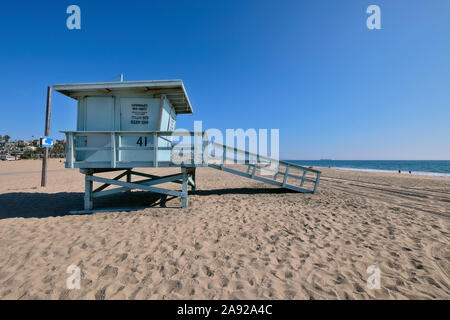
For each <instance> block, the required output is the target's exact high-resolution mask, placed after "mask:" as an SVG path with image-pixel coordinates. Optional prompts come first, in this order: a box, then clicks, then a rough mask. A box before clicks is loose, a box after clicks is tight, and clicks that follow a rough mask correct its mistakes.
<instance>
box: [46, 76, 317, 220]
mask: <svg viewBox="0 0 450 320" xmlns="http://www.w3.org/2000/svg"><path fill="white" fill-rule="evenodd" d="M53 89H54V90H55V91H57V92H60V93H62V94H64V95H66V96H68V97H71V98H73V99H76V100H77V101H78V109H77V131H64V133H65V134H66V168H79V169H80V172H81V173H83V174H84V175H85V196H84V210H85V211H86V212H88V211H92V209H93V199H94V198H97V197H102V196H105V195H111V194H115V193H119V192H124V191H129V190H131V189H140V190H144V191H149V192H153V193H159V194H161V195H162V197H161V204H162V205H163V204H164V203H165V201H166V200H167V197H168V196H171V197H181V199H182V207H187V205H188V186H189V185H190V186H191V187H192V189H193V190H195V187H196V181H195V169H196V168H197V167H203V166H209V167H211V168H215V169H219V170H223V171H226V172H229V173H233V174H238V175H240V176H244V177H247V178H251V179H254V180H258V181H262V182H266V183H269V184H272V185H276V186H280V187H283V188H287V189H291V190H295V191H299V192H307V193H314V192H315V191H316V190H317V186H318V183H319V178H320V171H317V170H314V169H311V168H306V167H302V166H299V165H296V164H293V163H289V162H284V161H278V160H275V159H271V158H268V157H263V156H260V155H257V154H251V153H250V152H247V151H245V150H238V149H236V148H231V147H229V146H225V145H222V144H218V143H215V142H210V141H208V138H207V136H206V134H205V132H184V133H183V132H176V131H174V130H175V124H176V120H177V117H178V115H180V114H192V113H193V109H192V106H191V103H190V101H189V97H188V95H187V93H186V90H185V88H184V85H183V82H182V81H181V80H162V81H128V82H103V83H85V84H60V85H54V86H53ZM186 135H188V136H190V137H192V138H193V142H192V143H190V145H189V146H187V148H186V146H184V147H183V148H182V149H181V150H182V152H184V153H186V150H187V152H188V153H189V155H188V156H186V154H181V153H182V152H180V149H177V146H179V145H180V144H179V141H178V140H179V137H180V136H186ZM174 138H175V139H174ZM211 150H216V151H217V150H218V151H219V152H220V153H221V159H222V160H223V161H222V162H221V163H217V161H214V162H211V163H210V161H209V155H210V152H211ZM213 152H214V151H213ZM238 154H241V155H242V154H243V155H244V156H245V157H252V158H253V159H255V161H252V162H245V163H244V165H243V166H241V167H244V170H239V168H236V167H232V168H230V167H227V166H225V164H226V162H227V163H229V161H230V159H231V160H234V159H236V158H237V156H238ZM261 162H265V163H268V162H270V163H273V162H276V163H277V166H276V169H275V170H272V171H273V172H272V176H271V177H270V178H269V177H267V174H266V175H261V174H258V172H257V170H269V169H268V168H267V167H265V166H262V165H260V163H261ZM158 167H179V168H181V172H180V173H177V174H172V175H168V176H157V175H153V174H148V173H143V172H138V171H136V170H135V168H158ZM109 171H122V172H121V173H120V174H119V175H117V176H116V177H115V178H113V179H108V178H104V177H99V176H95V174H97V173H103V172H109ZM310 175H313V177H310ZM133 176H139V177H143V178H145V179H143V180H137V181H133V180H132V177H133ZM122 178H124V179H122ZM121 179H122V180H121ZM291 181H292V182H291ZM94 182H98V183H101V184H102V185H100V186H98V187H97V188H96V189H93V183H94ZM167 182H175V183H180V184H181V190H170V189H165V188H160V187H156V186H155V185H158V184H163V183H167ZM305 183H306V184H307V183H310V184H311V187H310V188H307V186H305ZM110 186H117V188H113V189H111V188H109V189H107V188H108V187H110ZM105 189H107V190H105Z"/></svg>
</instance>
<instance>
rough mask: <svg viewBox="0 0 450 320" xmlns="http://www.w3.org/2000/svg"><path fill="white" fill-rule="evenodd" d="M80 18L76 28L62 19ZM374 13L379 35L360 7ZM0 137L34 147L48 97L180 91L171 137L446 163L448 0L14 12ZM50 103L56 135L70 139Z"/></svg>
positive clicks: (88, 4) (68, 104)
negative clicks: (260, 135)
mask: <svg viewBox="0 0 450 320" xmlns="http://www.w3.org/2000/svg"><path fill="white" fill-rule="evenodd" d="M71 4H77V5H79V6H80V8H81V17H82V22H81V30H78V31H77V30H68V29H67V28H66V18H67V16H68V15H67V14H66V8H67V6H69V5H71ZM371 4H376V5H379V6H380V7H381V23H382V30H368V29H367V27H366V19H367V17H368V14H366V8H367V7H368V6H369V5H371ZM0 35H1V50H0V63H1V70H2V76H1V77H0V87H1V97H0V111H1V116H0V134H3V135H4V134H9V135H10V136H11V137H12V138H13V139H23V138H31V136H32V135H34V136H35V137H38V136H40V135H42V134H43V130H44V117H45V116H44V112H45V94H46V86H47V85H52V84H56V83H76V82H98V81H114V80H118V74H119V73H121V72H123V73H124V74H125V80H152V79H183V81H184V83H185V86H186V88H187V90H188V93H189V96H190V99H191V102H192V105H193V107H194V110H195V113H194V115H192V116H180V117H179V121H178V122H177V127H182V128H187V129H192V128H193V121H194V120H202V121H203V127H204V128H218V129H222V130H225V129H226V128H244V129H247V128H256V129H258V128H269V129H270V128H279V129H280V156H281V158H284V159H318V158H333V159H399V160H401V159H450V124H449V123H450V81H449V79H450V41H449V40H450V1H448V0H433V1H425V0H415V1H406V0H396V1H380V0H371V1H363V0H342V1H330V0H326V1H325V0H314V1H313V0H303V1H300V0H296V1H280V0H278V1H262V0H255V1H246V0H242V1H233V0H230V1H218V0H217V1H215V0H209V1H206V0H189V1H188V0H185V1H170V0H169V1H150V0H149V1H132V0H129V1H120V2H116V1H79V0H75V1H71V2H68V1H25V2H17V1H15V2H14V1H9V2H5V3H2V7H1V10H0ZM75 121H76V103H75V101H73V100H71V99H69V98H66V97H64V96H62V95H60V94H58V93H54V95H53V104H52V118H51V135H52V136H54V137H62V135H61V134H60V133H59V131H60V130H70V129H75Z"/></svg>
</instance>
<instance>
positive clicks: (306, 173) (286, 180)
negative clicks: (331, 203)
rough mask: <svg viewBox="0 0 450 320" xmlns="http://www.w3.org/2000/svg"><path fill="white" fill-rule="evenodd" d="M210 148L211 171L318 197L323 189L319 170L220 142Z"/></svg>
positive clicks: (212, 143)
mask: <svg viewBox="0 0 450 320" xmlns="http://www.w3.org/2000/svg"><path fill="white" fill-rule="evenodd" d="M209 145H210V148H211V149H209V150H208V152H209V161H208V166H209V167H211V168H214V169H218V170H222V171H225V172H229V173H233V174H237V175H239V176H242V177H246V178H249V179H253V180H257V181H261V182H265V183H268V184H271V185H275V186H279V187H282V188H286V189H290V190H295V191H298V192H305V193H315V192H316V191H317V188H318V186H319V180H320V174H321V172H320V171H318V170H315V169H312V168H307V167H304V166H301V165H298V164H295V163H292V162H287V161H281V160H277V159H273V158H270V157H267V156H263V155H259V154H256V153H252V152H248V151H245V150H240V149H237V148H234V147H230V146H226V145H223V144H220V143H216V142H211V143H210V144H209ZM211 153H215V156H214V157H212V156H211Z"/></svg>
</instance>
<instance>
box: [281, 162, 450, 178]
mask: <svg viewBox="0 0 450 320" xmlns="http://www.w3.org/2000/svg"><path fill="white" fill-rule="evenodd" d="M288 161H289V162H293V163H296V164H299V165H302V166H306V167H310V166H311V167H320V168H339V169H351V170H364V171H384V172H398V171H399V170H400V171H401V173H406V174H409V171H411V174H421V175H431V176H441V177H447V178H450V160H288Z"/></svg>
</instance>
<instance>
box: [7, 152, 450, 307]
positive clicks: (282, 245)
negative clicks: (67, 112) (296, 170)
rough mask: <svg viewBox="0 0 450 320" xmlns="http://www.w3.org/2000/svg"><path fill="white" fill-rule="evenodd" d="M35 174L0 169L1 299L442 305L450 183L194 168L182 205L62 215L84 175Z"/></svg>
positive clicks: (447, 287)
mask: <svg viewBox="0 0 450 320" xmlns="http://www.w3.org/2000/svg"><path fill="white" fill-rule="evenodd" d="M40 166H41V162H39V161H33V160H29V161H17V162H0V299H449V298H450V237H449V227H450V220H449V218H450V179H448V178H438V177H426V176H414V175H407V174H390V173H375V172H356V171H348V170H334V169H323V178H322V179H321V183H320V187H319V190H318V192H317V194H315V195H310V194H300V193H294V192H289V191H286V190H281V189H279V188H276V187H272V186H269V185H266V184H263V183H259V182H255V181H253V180H249V179H245V178H240V177H237V176H235V175H231V174H229V173H224V172H220V171H218V170H214V169H210V168H202V169H199V170H198V172H197V183H198V191H197V192H195V193H193V194H192V195H190V196H189V208H187V209H180V208H179V207H180V204H181V201H180V200H179V199H174V200H171V201H169V202H168V203H167V206H168V207H167V208H161V207H159V206H155V207H151V208H146V209H141V210H135V211H131V212H103V213H95V214H88V215H69V214H68V212H69V210H71V209H81V208H82V205H83V201H82V195H83V190H84V189H83V188H84V181H83V176H82V175H81V174H80V173H79V172H78V171H77V170H68V169H63V163H61V162H59V160H54V159H52V160H51V161H50V165H49V169H50V171H49V173H48V186H47V187H45V188H41V187H40V173H39V169H40ZM169 171H170V172H176V171H177V170H175V171H174V170H167V169H153V170H150V171H149V172H155V173H161V174H163V173H167V172H169ZM106 176H108V175H106ZM155 201H157V198H156V197H155V196H153V195H150V194H147V193H142V192H133V193H131V194H130V193H128V194H123V195H121V196H119V197H116V198H109V199H104V200H102V201H99V202H95V205H96V206H97V207H100V208H101V207H108V206H115V207H117V206H121V207H126V206H131V205H133V206H142V205H150V204H152V203H154V202H155ZM374 264H376V265H378V266H379V268H380V271H381V283H380V289H374V290H371V289H369V288H368V286H367V284H366V280H367V279H368V277H369V276H370V274H369V273H367V268H368V267H369V266H370V265H374ZM70 265H76V266H78V267H80V270H81V284H80V289H79V290H76V289H74V290H70V289H67V286H66V280H67V278H68V277H69V276H70V275H69V274H68V273H67V272H66V271H67V268H68V267H69V266H70Z"/></svg>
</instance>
